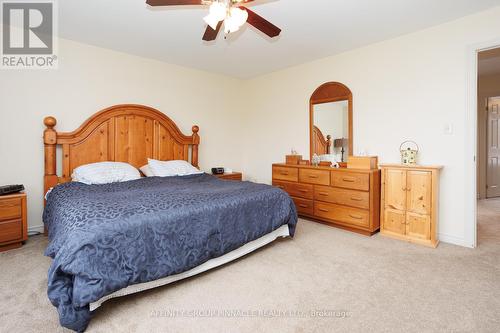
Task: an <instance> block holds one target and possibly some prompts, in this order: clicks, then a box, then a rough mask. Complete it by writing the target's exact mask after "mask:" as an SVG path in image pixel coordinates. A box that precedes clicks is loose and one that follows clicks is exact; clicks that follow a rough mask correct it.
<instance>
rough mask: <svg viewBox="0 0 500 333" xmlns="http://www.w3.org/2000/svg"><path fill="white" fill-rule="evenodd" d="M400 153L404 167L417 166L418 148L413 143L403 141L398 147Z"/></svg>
mask: <svg viewBox="0 0 500 333" xmlns="http://www.w3.org/2000/svg"><path fill="white" fill-rule="evenodd" d="M399 151H400V152H401V163H402V164H404V165H415V164H417V156H418V151H419V147H418V145H417V143H416V142H415V141H411V140H408V141H405V142H403V143H402V144H401V146H399Z"/></svg>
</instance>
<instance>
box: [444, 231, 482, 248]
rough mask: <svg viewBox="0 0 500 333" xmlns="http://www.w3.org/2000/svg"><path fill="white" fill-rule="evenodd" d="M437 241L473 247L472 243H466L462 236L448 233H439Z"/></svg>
mask: <svg viewBox="0 0 500 333" xmlns="http://www.w3.org/2000/svg"><path fill="white" fill-rule="evenodd" d="M439 241H440V242H443V243H448V244H453V245H458V246H463V247H469V248H473V247H474V246H473V245H472V244H467V242H466V241H465V239H463V238H459V237H455V236H450V235H446V234H439Z"/></svg>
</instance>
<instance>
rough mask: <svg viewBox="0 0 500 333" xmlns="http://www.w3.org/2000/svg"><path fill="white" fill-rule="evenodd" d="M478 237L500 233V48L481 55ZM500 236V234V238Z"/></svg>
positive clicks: (478, 138)
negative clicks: (494, 232)
mask: <svg viewBox="0 0 500 333" xmlns="http://www.w3.org/2000/svg"><path fill="white" fill-rule="evenodd" d="M476 167H477V170H476V173H477V199H478V202H477V238H478V243H479V244H481V242H484V241H487V240H490V239H493V238H495V237H493V238H492V236H493V235H490V234H489V233H491V232H492V231H495V230H500V229H499V228H498V227H499V226H500V48H494V49H489V50H485V51H481V52H479V53H478V67H477V163H476ZM498 236H500V235H498Z"/></svg>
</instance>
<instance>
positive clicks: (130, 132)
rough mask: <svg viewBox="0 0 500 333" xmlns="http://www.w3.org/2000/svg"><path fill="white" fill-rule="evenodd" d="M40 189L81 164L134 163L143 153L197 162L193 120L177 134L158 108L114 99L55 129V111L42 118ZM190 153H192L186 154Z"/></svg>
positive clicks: (139, 161)
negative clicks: (187, 130) (67, 127)
mask: <svg viewBox="0 0 500 333" xmlns="http://www.w3.org/2000/svg"><path fill="white" fill-rule="evenodd" d="M43 122H44V124H45V126H46V127H47V128H46V129H45V131H44V133H43V141H44V144H45V176H44V186H45V192H47V191H48V190H49V189H50V188H51V187H54V186H56V185H57V184H59V183H64V182H68V181H70V180H71V174H72V172H73V169H75V168H77V167H79V166H80V165H83V164H88V163H95V162H105V161H115V162H127V163H130V164H131V165H133V166H135V167H136V168H140V167H141V166H143V165H145V164H147V162H148V158H154V159H159V160H163V161H167V160H186V161H190V162H191V164H192V165H194V166H196V167H197V166H198V145H199V144H200V137H199V135H198V131H199V130H200V129H199V127H198V126H193V134H192V135H190V136H186V135H184V134H182V132H181V131H180V130H179V128H178V127H177V125H176V124H175V123H174V122H173V121H172V120H171V119H170V118H168V117H167V116H166V115H165V114H163V113H161V112H160V111H158V110H156V109H153V108H150V107H147V106H142V105H132V104H127V105H116V106H112V107H110V108H107V109H105V110H102V111H100V112H98V113H96V114H94V115H93V116H92V117H90V118H89V119H88V120H87V121H85V122H84V123H83V124H82V125H81V126H80V127H79V128H78V129H77V130H75V131H73V132H69V133H60V132H57V131H56V130H55V126H56V124H57V121H56V119H55V118H54V117H47V118H45V119H44V121H43ZM58 145H60V146H62V175H61V176H58V175H57V157H56V151H57V146H58ZM189 155H191V156H189Z"/></svg>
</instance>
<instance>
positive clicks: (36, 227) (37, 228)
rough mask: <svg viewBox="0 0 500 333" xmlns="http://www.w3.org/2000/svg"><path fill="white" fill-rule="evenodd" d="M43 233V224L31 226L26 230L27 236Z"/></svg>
mask: <svg viewBox="0 0 500 333" xmlns="http://www.w3.org/2000/svg"><path fill="white" fill-rule="evenodd" d="M43 231H44V225H43V224H40V225H33V226H31V227H29V228H28V234H30V233H32V232H35V233H36V232H39V233H43Z"/></svg>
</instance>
